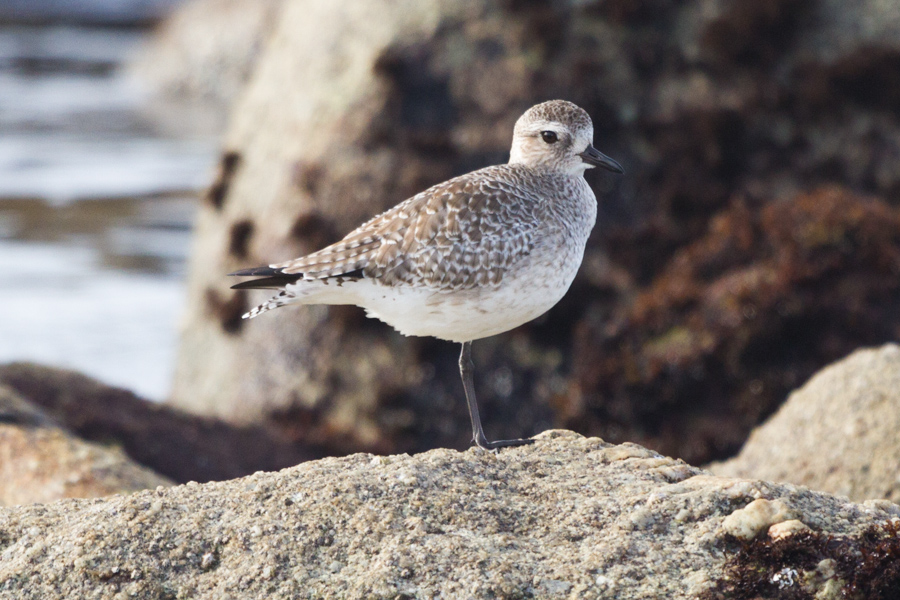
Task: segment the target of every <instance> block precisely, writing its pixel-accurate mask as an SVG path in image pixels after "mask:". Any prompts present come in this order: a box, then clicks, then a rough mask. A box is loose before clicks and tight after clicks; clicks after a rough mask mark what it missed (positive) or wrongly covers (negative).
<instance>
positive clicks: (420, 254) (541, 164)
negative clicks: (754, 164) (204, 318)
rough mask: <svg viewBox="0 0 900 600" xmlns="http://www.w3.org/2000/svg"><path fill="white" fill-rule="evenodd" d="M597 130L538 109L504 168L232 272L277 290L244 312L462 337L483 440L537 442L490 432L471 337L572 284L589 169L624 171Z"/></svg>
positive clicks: (566, 112) (540, 309) (539, 308)
mask: <svg viewBox="0 0 900 600" xmlns="http://www.w3.org/2000/svg"><path fill="white" fill-rule="evenodd" d="M593 136H594V127H593V123H591V119H590V117H589V116H588V114H587V113H586V112H585V111H584V110H582V109H581V108H579V107H578V106H576V105H575V104H572V103H571V102H566V101H564V100H552V101H550V102H544V103H542V104H538V105H536V106H533V107H531V108H530V109H528V111H526V112H525V114H524V115H522V116H521V117H520V118H519V120H518V121H517V122H516V126H515V130H514V132H513V141H512V149H511V151H510V157H509V163H508V164H505V165H496V166H493V167H486V168H484V169H479V170H477V171H473V172H471V173H468V174H466V175H461V176H459V177H455V178H453V179H450V180H449V181H445V182H444V183H439V184H437V185H435V186H433V187H431V188H428V189H427V190H425V191H424V192H421V193H419V194H417V195H415V196H413V197H412V198H410V199H408V200H406V201H404V202H401V203H400V204H398V205H397V206H395V207H394V208H392V209H390V210H388V211H386V212H384V213H382V214H380V215H378V216H377V217H375V218H373V219H372V220H370V221H368V222H366V223H364V224H363V225H361V226H359V227H358V228H356V229H355V230H354V231H352V232H350V233H349V234H348V235H347V236H346V237H345V238H344V239H342V240H341V241H339V242H337V243H335V244H332V245H331V246H328V247H327V248H323V249H322V250H319V251H318V252H314V253H312V254H309V255H307V256H303V257H300V258H297V259H294V260H290V261H287V262H283V263H278V264H273V265H269V266H268V267H259V268H256V269H245V270H243V271H237V272H236V273H231V275H239V276H260V277H262V278H261V279H255V280H252V281H245V282H243V283H239V284H237V285H235V286H233V287H234V289H250V288H275V289H280V290H281V291H280V292H279V293H278V294H277V295H276V296H274V297H273V298H272V299H270V300H269V301H268V302H265V303H263V304H261V305H259V306H257V307H256V308H254V309H253V310H251V311H250V312H248V313H247V314H245V315H244V318H252V317H255V316H257V315H259V314H262V313H264V312H266V311H268V310H271V309H273V308H278V307H279V306H284V305H285V304H291V303H295V302H296V303H299V304H355V305H356V306H361V307H363V308H365V309H366V313H367V314H368V316H370V317H376V318H378V319H381V320H382V321H384V322H385V323H387V324H389V325H391V326H392V327H394V328H395V329H396V330H397V331H399V332H400V333H402V334H404V335H419V336H433V337H436V338H440V339H442V340H448V341H451V342H459V343H461V344H462V352H461V353H460V357H459V370H460V375H461V376H462V380H463V386H464V388H465V393H466V401H467V402H468V405H469V415H470V416H471V418H472V430H473V434H474V441H475V443H476V444H478V445H479V446H481V447H482V448H500V447H503V446H518V445H522V444H527V443H530V442H531V441H532V440H530V439H520V440H500V441H496V442H489V441H488V440H487V439H486V438H485V435H484V430H483V429H482V426H481V418H480V417H479V414H478V403H477V401H476V399H475V387H474V380H473V376H474V374H473V369H474V366H473V363H472V355H471V347H472V341H473V340H477V339H481V338H485V337H488V336H491V335H496V334H498V333H502V332H504V331H509V330H510V329H513V328H515V327H518V326H519V325H522V324H523V323H526V322H528V321H530V320H532V319H534V318H535V317H538V316H539V315H542V314H543V313H545V312H546V311H548V310H549V309H550V308H551V307H553V305H555V304H556V303H557V302H558V301H559V300H560V299H561V298H562V297H563V295H564V294H565V293H566V291H567V290H568V289H569V285H571V283H572V280H573V279H574V278H575V273H576V271H578V267H579V266H580V265H581V259H582V256H583V255H584V246H585V243H586V242H587V239H588V235H589V234H590V232H591V229H592V228H593V227H594V222H595V220H596V218H597V199H596V198H595V197H594V193H593V191H591V188H590V186H589V185H588V184H587V182H586V181H585V179H584V172H585V170H586V169H589V168H591V167H595V166H596V167H601V168H603V169H607V170H609V171H613V172H616V173H622V172H623V170H622V167H621V166H620V165H619V163H617V162H616V161H614V160H613V159H611V158H609V157H608V156H606V155H604V154H602V153H601V152H599V151H597V150H596V149H595V148H594V147H593V146H592V145H591V142H592V140H593Z"/></svg>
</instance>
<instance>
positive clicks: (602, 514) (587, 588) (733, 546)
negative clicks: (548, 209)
mask: <svg viewBox="0 0 900 600" xmlns="http://www.w3.org/2000/svg"><path fill="white" fill-rule="evenodd" d="M766 504H769V505H772V506H776V507H777V509H778V510H775V511H772V510H759V507H760V506H764V505H766ZM748 506H750V507H756V508H755V509H753V510H750V511H748V509H747V507H748ZM742 512H743V513H744V514H743V516H740V517H737V518H736V517H729V515H734V514H735V513H742ZM747 513H752V514H747ZM754 515H755V516H754ZM898 515H900V507H897V506H896V505H894V504H891V503H888V502H881V503H877V502H875V503H872V502H870V503H865V504H854V503H852V502H849V501H848V500H846V499H841V498H837V497H834V496H830V495H828V494H824V493H820V492H814V491H811V490H808V489H805V488H798V487H794V486H791V485H786V484H771V483H765V482H760V481H751V480H739V479H726V478H719V477H714V476H712V475H710V474H708V473H706V472H704V471H702V470H700V469H696V468H693V467H690V466H688V465H686V464H684V463H683V462H681V461H677V460H672V459H669V458H665V457H663V456H660V455H658V454H656V453H654V452H652V451H649V450H646V449H644V448H642V447H640V446H636V445H633V444H624V445H620V446H613V445H610V444H607V443H604V442H603V441H602V440H600V439H596V438H583V437H581V436H578V435H576V434H573V433H571V432H563V431H550V432H546V433H544V434H542V435H540V436H539V437H538V439H537V442H536V443H535V444H534V445H533V446H527V447H521V448H515V449H505V450H502V451H500V452H497V453H495V452H485V451H481V450H479V449H471V450H469V451H467V452H463V453H460V452H456V451H453V450H433V451H430V452H427V453H424V454H419V455H415V456H408V455H399V456H372V455H368V454H356V455H353V456H348V457H345V458H328V459H322V460H319V461H313V462H308V463H305V464H303V465H300V466H297V467H293V468H290V469H286V470H283V471H280V472H277V473H256V474H254V475H251V476H248V477H245V478H242V479H237V480H233V481H226V482H216V483H208V484H195V483H189V484H186V485H182V486H178V487H174V488H160V489H157V490H156V491H145V492H139V493H136V494H131V495H128V496H116V497H113V498H108V499H103V500H78V501H75V500H69V501H61V502H56V503H53V504H49V505H42V506H30V507H17V508H6V509H0V547H2V553H0V598H16V599H17V600H27V599H32V598H40V599H42V600H48V599H54V598H71V597H96V598H127V597H140V598H210V599H211V598H217V599H224V598H242V599H255V598H260V599H262V598H436V597H441V598H474V599H481V598H498V597H502V598H528V597H533V598H571V599H575V598H579V599H582V598H588V599H589V598H618V599H622V600H628V599H637V598H708V599H712V598H716V597H728V598H749V597H751V596H747V595H746V593H745V591H746V590H748V589H752V590H755V592H754V593H756V592H759V594H760V597H768V598H780V597H791V598H800V597H812V596H813V595H814V594H816V593H818V592H819V591H821V590H825V589H829V590H832V591H836V592H837V593H840V592H842V591H848V590H849V588H850V586H856V587H854V588H853V589H854V590H861V591H862V592H863V593H869V594H870V595H868V596H865V597H868V598H875V597H885V596H879V595H877V593H876V592H879V590H881V591H884V590H885V589H888V588H887V586H889V585H896V584H897V583H898V582H900V579H894V577H895V576H896V569H897V565H898V558H897V556H891V555H888V557H887V558H884V556H883V554H876V553H872V557H870V558H869V559H867V560H861V559H859V554H857V555H854V556H856V557H857V558H856V560H855V562H854V563H847V562H846V561H844V560H843V556H844V555H843V554H839V555H832V554H831V553H833V550H832V549H834V548H844V549H846V550H848V551H849V550H853V549H856V550H858V549H859V548H860V547H862V546H864V545H866V544H869V545H871V544H873V543H875V541H877V542H878V543H881V544H888V543H891V541H892V540H893V538H892V537H890V536H891V534H890V531H892V530H891V527H894V528H895V529H896V523H897V517H898ZM778 518H783V519H788V518H792V519H794V520H801V521H802V523H803V524H804V525H805V526H806V527H808V528H809V531H806V530H802V528H800V529H801V531H800V532H798V533H795V534H793V535H790V534H784V532H782V534H783V535H782V537H781V538H780V539H779V540H774V539H771V538H769V537H768V534H767V533H766V529H765V527H766V526H768V525H771V524H772V521H773V520H777V519H778ZM729 519H731V521H735V520H736V519H739V520H741V521H742V522H744V523H745V524H746V525H747V526H748V527H751V528H752V530H753V531H754V532H756V537H755V538H753V539H752V540H751V541H748V540H747V539H740V538H738V537H735V536H734V535H732V534H731V533H730V532H729V528H728V526H727V524H726V523H727V521H728V520H729ZM811 532H812V533H811ZM894 535H895V534H894ZM745 537H746V536H745ZM824 542H827V543H824ZM788 548H789V549H790V550H791V552H787V553H785V552H782V553H781V554H779V549H788ZM798 556H800V557H801V558H802V560H798V558H797V557H798ZM878 561H880V562H878ZM873 562H875V563H877V564H875V565H874V566H872V565H871V564H870V563H873ZM875 567H877V568H879V569H881V571H880V573H881V579H880V580H879V579H878V578H875V577H869V576H868V575H866V573H868V571H865V569H867V568H875ZM892 569H893V570H892ZM879 581H880V583H878V582H879ZM875 586H880V587H875ZM742 590H744V591H742ZM807 593H808V594H809V595H808V596H806V595H802V594H807ZM788 594H793V595H790V596H788Z"/></svg>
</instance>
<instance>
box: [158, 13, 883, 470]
mask: <svg viewBox="0 0 900 600" xmlns="http://www.w3.org/2000/svg"><path fill="white" fill-rule="evenodd" d="M197 26H198V27H202V26H203V25H202V24H198V25H197ZM261 47H262V51H261V53H260V55H259V58H258V60H257V61H256V67H255V69H254V70H253V73H252V75H251V76H250V78H249V80H248V84H247V87H246V88H245V89H243V90H242V92H241V94H240V95H239V98H238V99H237V102H236V104H235V105H234V112H233V113H232V117H231V121H230V125H229V128H228V133H227V135H226V138H225V142H224V148H223V154H222V157H221V163H220V172H219V177H218V178H217V180H216V181H215V183H214V184H213V185H212V186H211V188H210V189H209V190H208V192H207V193H206V195H205V199H204V201H203V204H202V208H201V209H200V212H199V215H198V222H197V228H196V243H195V246H194V250H193V253H192V257H191V268H190V271H191V274H190V283H189V286H190V290H189V300H188V305H187V307H186V311H185V315H184V323H185V326H184V330H183V334H182V337H181V342H180V350H179V359H178V367H177V375H176V382H175V388H174V398H173V399H172V402H173V403H175V404H176V405H178V406H180V407H183V408H185V409H187V410H190V411H194V412H197V413H200V414H207V415H215V416H219V417H222V418H225V419H228V420H231V421H234V422H248V421H252V422H258V421H267V422H270V423H272V424H273V425H274V426H276V427H279V428H281V429H282V430H283V431H284V433H285V434H286V435H288V436H290V437H292V438H293V439H296V440H298V441H304V442H306V441H310V440H312V441H317V442H321V441H324V440H340V442H341V443H342V444H343V447H342V451H343V452H351V451H358V450H367V451H373V452H377V453H397V452H400V451H416V450H424V449H429V448H433V447H436V446H449V447H456V448H460V449H461V448H465V447H466V446H467V444H468V441H469V437H470V435H471V432H470V430H469V425H468V417H467V415H466V408H465V403H464V402H463V398H462V393H461V389H460V387H461V386H460V382H459V377H458V371H457V368H456V356H457V354H458V351H459V350H458V348H457V347H455V346H454V345H452V344H448V343H443V342H439V341H435V340H431V339H427V338H425V339H408V338H402V337H400V336H399V335H398V334H396V333H394V332H393V331H391V330H390V329H389V328H388V327H386V326H384V325H383V324H381V323H379V322H377V321H373V320H369V319H366V318H365V317H364V316H363V312H362V311H361V310H358V309H355V308H351V307H336V308H325V307H291V308H289V309H280V310H279V311H277V312H275V313H273V314H269V315H264V316H263V317H261V318H259V319H254V320H253V321H250V322H246V321H241V319H240V315H241V313H242V312H244V311H245V310H246V309H248V308H249V307H251V306H252V305H254V304H255V303H256V302H258V301H260V300H262V299H263V298H264V293H262V292H254V293H252V294H249V293H246V292H242V291H233V290H230V289H229V285H231V284H232V283H233V280H232V279H230V278H228V277H226V276H225V274H226V273H228V272H231V271H234V270H236V269H239V268H244V267H249V266H257V265H261V264H266V263H272V262H277V261H282V260H287V259H291V258H294V257H296V256H299V255H301V254H304V253H306V252H309V251H313V250H316V249H318V248H320V247H321V246H323V245H325V244H327V243H329V242H332V241H334V240H336V239H338V238H339V237H340V236H341V235H343V234H344V233H346V232H348V231H350V230H351V229H353V228H354V227H356V226H357V225H359V224H360V223H361V222H363V221H364V220H365V219H367V218H369V217H371V216H373V215H375V214H377V213H379V212H380V211H382V210H384V209H386V208H388V207H390V206H393V205H394V204H396V203H397V202H399V201H401V200H403V199H405V198H407V197H409V196H411V195H413V194H414V193H416V192H419V191H421V190H422V189H424V188H426V187H428V186H429V185H431V184H434V183H437V182H440V181H443V180H445V179H447V178H449V177H451V176H453V175H457V174H460V173H463V172H466V171H470V170H472V169H475V168H478V167H482V166H485V165H488V164H495V163H502V162H506V161H507V160H508V150H509V144H510V134H511V131H512V127H513V123H514V122H515V119H516V118H517V117H518V116H519V115H520V114H521V113H522V112H523V111H524V110H525V109H526V108H528V107H529V106H531V105H532V104H535V103H536V102H539V101H543V100H547V99H549V98H558V97H562V98H566V99H568V100H571V101H574V102H576V103H577V104H579V105H580V106H583V107H584V108H585V109H586V110H587V111H588V113H589V114H590V115H591V117H592V118H593V120H594V123H595V145H596V146H597V147H598V148H599V149H601V150H603V151H604V152H606V153H607V154H609V155H610V156H613V157H615V158H616V159H618V160H620V161H621V162H622V163H623V165H624V166H625V168H626V170H627V174H626V176H624V177H617V178H612V177H609V176H604V175H603V174H600V173H589V174H588V180H589V183H590V184H591V185H592V186H593V187H594V190H595V192H596V195H597V197H598V198H599V219H598V225H597V227H596V228H595V230H594V234H593V236H592V238H591V240H589V243H588V247H587V250H586V254H585V260H584V264H583V266H582V269H581V271H580V273H579V276H578V277H577V278H576V280H575V282H574V284H573V286H572V288H571V289H570V290H569V292H568V294H567V295H566V297H565V298H564V299H563V300H562V301H561V303H560V305H558V306H557V307H555V308H554V309H553V310H551V311H549V313H548V314H547V315H546V316H544V317H542V318H540V319H538V320H536V321H534V322H532V323H529V324H527V325H524V326H522V327H520V328H517V329H516V330H514V331H511V332H509V333H506V334H503V335H501V336H496V337H494V338H489V339H485V340H479V341H478V342H477V343H476V344H475V345H474V348H473V353H474V359H475V364H476V368H477V371H476V387H477V388H478V393H479V398H480V400H481V402H482V403H483V417H484V420H485V426H486V427H487V429H488V432H489V433H488V435H489V437H492V438H509V437H520V436H522V435H527V434H531V433H534V432H536V431H542V430H544V429H547V428H549V427H554V426H562V427H566V428H571V429H577V430H579V431H580V432H582V433H585V434H590V435H598V436H600V437H602V438H604V439H608V440H610V441H616V442H619V441H633V442H638V443H641V444H642V445H645V446H648V447H652V448H654V449H656V450H658V451H660V452H663V453H665V454H667V455H671V456H678V457H682V458H684V459H685V460H687V461H688V462H690V463H691V464H703V463H706V462H709V461H711V460H715V459H717V458H725V457H728V456H731V455H733V454H734V453H736V452H737V451H738V450H739V448H740V446H741V444H742V443H743V441H744V440H745V439H746V436H747V435H749V432H750V431H751V430H752V428H753V427H754V426H756V425H757V424H759V423H760V422H761V421H762V420H763V419H764V418H765V417H766V416H768V415H770V414H772V412H774V411H775V410H776V408H777V407H778V405H779V404H780V403H781V402H783V401H784V398H785V397H786V396H787V394H788V393H789V392H790V391H791V390H793V389H794V388H796V387H797V386H798V385H800V384H801V383H802V382H803V381H805V380H806V379H808V378H809V377H810V376H811V375H812V374H813V373H814V372H816V371H817V370H818V369H820V368H822V367H823V366H825V365H827V364H829V363H831V362H833V361H834V360H837V359H838V358H840V357H841V356H845V355H846V354H847V353H849V352H850V351H852V350H853V349H855V348H858V347H860V346H871V345H877V344H882V343H885V342H886V341H889V340H892V339H897V338H898V336H900V303H898V298H900V277H897V267H896V265H897V264H900V233H898V232H900V225H898V224H900V209H898V206H897V205H898V200H897V199H898V198H900V195H898V191H900V171H898V169H897V168H896V165H897V157H898V156H900V119H898V114H900V113H898V108H897V107H898V106H900V84H898V80H897V77H896V73H897V71H898V66H900V18H898V11H896V7H895V5H894V3H893V2H890V1H888V0H866V1H863V2H838V1H837V0H765V1H763V2H745V1H742V0H685V1H683V2H668V1H663V0H560V1H555V2H529V1H522V0H500V1H493V0H491V1H488V0H446V1H442V2H436V1H431V2H423V1H419V0H390V1H388V0H370V1H367V2H321V1H318V0H284V1H283V3H282V4H281V5H280V8H279V12H278V13H277V17H276V18H275V19H274V25H273V27H272V29H271V33H270V35H268V37H267V38H266V40H265V42H264V43H263V44H262V46H261Z"/></svg>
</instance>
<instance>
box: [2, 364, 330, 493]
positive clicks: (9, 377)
mask: <svg viewBox="0 0 900 600" xmlns="http://www.w3.org/2000/svg"><path fill="white" fill-rule="evenodd" d="M0 383H3V384H4V385H6V386H8V387H10V388H12V389H14V390H15V391H17V392H18V393H19V394H20V395H21V396H22V397H24V398H26V399H27V400H29V401H30V402H32V403H33V404H34V405H36V406H38V407H40V408H41V409H43V411H44V413H45V414H46V415H47V416H48V417H49V418H51V419H53V420H54V421H55V422H56V423H58V424H60V425H61V426H62V427H64V428H66V429H68V430H69V431H72V432H73V433H75V434H77V435H78V436H80V437H82V438H84V439H87V440H91V441H96V442H103V443H110V442H112V443H115V444H117V445H119V446H121V447H122V449H123V450H124V451H125V452H126V453H127V454H128V455H129V456H130V457H131V458H132V459H133V460H134V461H136V462H138V463H140V464H142V465H144V466H146V467H149V468H151V469H153V470H154V471H156V472H157V473H160V474H162V475H165V476H166V477H169V478H170V479H173V480H175V481H177V482H180V483H183V482H187V481H197V482H200V483H202V482H205V481H218V480H223V479H233V478H235V477H241V476H243V475H247V474H250V473H254V472H256V471H276V470H279V469H283V468H285V467H290V466H293V465H296V464H298V463H301V462H304V461H307V460H312V459H316V458H321V457H322V456H325V455H326V454H327V453H328V452H327V450H325V449H324V448H321V447H314V446H312V445H302V444H297V443H294V442H291V441H289V440H287V439H286V438H285V437H284V436H283V435H281V434H280V433H278V432H276V431H274V430H273V429H270V428H266V427H263V426H259V425H252V426H246V427H240V426H235V425H231V424H229V423H226V422H224V421H221V420H219V419H214V418H210V417H198V416H195V415H191V414H189V413H185V412H183V411H180V410H177V409H174V408H171V407H167V406H164V405H161V404H155V403H153V402H149V401H147V400H143V399H142V398H139V397H138V396H135V395H134V394H133V393H131V392H129V391H127V390H124V389H121V388H116V387H111V386H108V385H105V384H103V383H100V382H98V381H96V380H94V379H91V378H90V377H87V376H85V375H81V374H79V373H75V372H73V371H67V370H63V369H55V368H51V367H43V366H39V365H34V364H29V363H12V364H8V365H2V366H0Z"/></svg>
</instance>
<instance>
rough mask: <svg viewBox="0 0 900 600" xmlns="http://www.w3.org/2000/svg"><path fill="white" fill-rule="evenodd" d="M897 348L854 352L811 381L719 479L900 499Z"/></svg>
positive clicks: (720, 469) (721, 466)
mask: <svg viewBox="0 0 900 600" xmlns="http://www.w3.org/2000/svg"><path fill="white" fill-rule="evenodd" d="M898 431H900V346H897V345H896V344H888V345H886V346H883V347H881V348H877V349H870V350H859V351H857V352H854V353H853V354H851V355H850V356H848V357H847V358H845V359H844V360H842V361H840V362H839V363H836V364H834V365H831V366H830V367H828V368H827V369H824V370H823V371H821V372H819V373H817V374H816V376H815V377H813V378H812V379H810V380H809V382H807V383H806V385H804V386H803V387H802V388H800V389H799V390H797V391H796V392H794V393H793V394H791V395H790V397H789V398H788V399H787V402H785V403H784V405H783V406H782V407H781V408H780V409H779V410H778V412H776V413H775V414H774V415H772V416H771V417H769V419H768V420H767V421H766V422H765V423H764V424H763V425H761V426H759V427H758V428H756V429H755V430H754V431H753V433H752V434H751V435H750V438H749V439H748V440H747V443H746V444H745V445H744V447H743V449H742V450H741V452H740V454H738V455H737V456H736V457H734V458H732V459H731V460H728V461H725V462H722V463H714V464H712V465H710V466H709V469H710V470H712V471H713V472H714V473H716V474H717V475H722V476H726V477H753V478H760V479H766V480H768V481H786V482H790V483H795V484H797V485H805V486H808V487H810V488H813V489H816V490H823V491H827V492H830V493H832V494H841V495H844V496H849V497H850V498H851V499H854V500H865V499H867V498H887V499H888V500H891V501H893V502H897V501H898V500H900V471H898V467H900V439H898V436H897V432H898Z"/></svg>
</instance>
